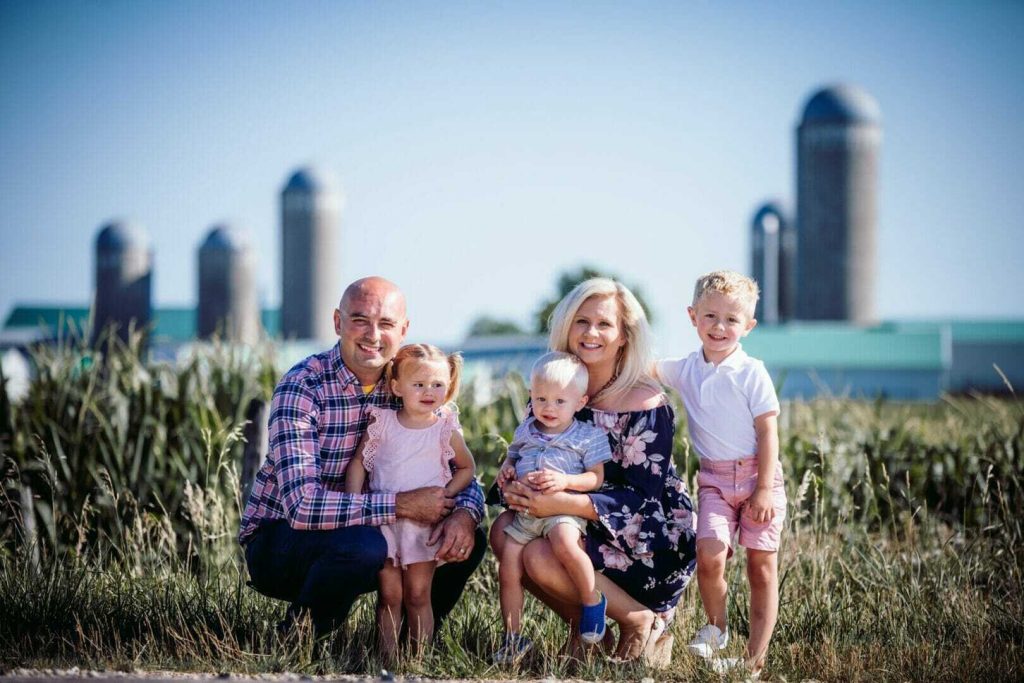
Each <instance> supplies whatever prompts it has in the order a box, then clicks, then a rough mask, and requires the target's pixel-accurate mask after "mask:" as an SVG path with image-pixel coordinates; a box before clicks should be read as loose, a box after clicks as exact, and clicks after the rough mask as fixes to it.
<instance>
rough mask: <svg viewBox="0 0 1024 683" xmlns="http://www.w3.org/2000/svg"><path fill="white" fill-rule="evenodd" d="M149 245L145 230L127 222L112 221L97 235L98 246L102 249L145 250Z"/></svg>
mask: <svg viewBox="0 0 1024 683" xmlns="http://www.w3.org/2000/svg"><path fill="white" fill-rule="evenodd" d="M148 245H149V236H148V235H147V234H146V231H145V229H144V228H143V227H142V226H141V225H138V224H136V223H132V222H130V221H125V220H114V221H110V222H109V223H107V224H106V225H104V226H103V227H102V228H100V232H99V234H98V235H96V246H97V247H98V248H100V249H127V248H129V247H136V248H145V247H147V246H148Z"/></svg>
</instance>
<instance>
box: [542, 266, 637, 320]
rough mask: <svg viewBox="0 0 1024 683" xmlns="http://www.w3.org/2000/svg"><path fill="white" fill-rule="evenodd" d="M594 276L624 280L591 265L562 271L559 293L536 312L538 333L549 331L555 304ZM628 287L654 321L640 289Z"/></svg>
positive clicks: (559, 277)
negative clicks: (549, 322) (549, 321)
mask: <svg viewBox="0 0 1024 683" xmlns="http://www.w3.org/2000/svg"><path fill="white" fill-rule="evenodd" d="M592 277H608V278H611V279H613V280H616V281H618V282H622V281H621V280H619V278H618V277H616V276H615V275H612V274H611V273H605V272H602V271H600V270H598V269H596V268H592V267H591V266H581V267H580V268H579V269H578V270H575V271H566V272H564V273H562V274H561V275H559V276H558V295H557V296H555V297H554V298H553V299H548V300H547V301H544V302H543V303H542V304H541V306H540V308H539V309H538V310H537V313H536V314H535V317H534V322H535V327H536V330H537V334H547V333H548V331H549V328H548V320H549V319H550V318H551V313H552V311H554V310H555V306H557V305H558V302H559V301H561V300H562V299H563V297H565V295H566V294H568V293H569V292H571V291H572V290H573V287H575V286H576V285H578V284H579V283H581V282H583V281H584V280H589V279H590V278H592ZM623 284H626V283H623ZM626 287H628V288H629V290H630V291H631V292H633V295H634V296H636V298H637V301H639V302H640V306H642V307H643V309H644V313H646V314H647V320H648V321H650V322H653V318H652V317H651V307H650V306H648V305H647V302H646V301H644V297H643V294H642V293H641V291H640V289H639V288H638V287H635V286H633V285H628V284H626Z"/></svg>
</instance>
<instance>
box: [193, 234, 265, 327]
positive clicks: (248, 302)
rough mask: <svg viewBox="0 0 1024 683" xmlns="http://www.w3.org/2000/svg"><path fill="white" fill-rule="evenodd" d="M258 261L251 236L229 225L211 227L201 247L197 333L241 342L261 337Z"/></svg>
mask: <svg viewBox="0 0 1024 683" xmlns="http://www.w3.org/2000/svg"><path fill="white" fill-rule="evenodd" d="M254 271H255V264H254V257H253V252H252V249H251V248H250V245H249V240H248V236H247V235H246V234H245V233H244V232H242V231H240V230H238V229H236V228H234V227H232V226H230V225H225V224H222V225H216V226H214V227H213V228H211V229H210V233H209V234H208V235H207V236H206V240H205V241H204V242H203V244H202V246H201V247H200V248H199V321H198V322H199V325H198V329H197V331H198V334H199V336H200V337H202V338H209V337H211V336H213V335H214V334H220V335H221V337H222V338H224V339H226V340H228V341H232V342H239V343H242V344H253V343H255V342H256V341H257V340H258V339H259V330H260V317H259V302H258V301H257V296H256V282H255V279H256V278H255V272H254Z"/></svg>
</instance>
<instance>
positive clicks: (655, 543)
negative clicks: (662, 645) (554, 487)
mask: <svg viewBox="0 0 1024 683" xmlns="http://www.w3.org/2000/svg"><path fill="white" fill-rule="evenodd" d="M576 419H578V420H580V421H581V422H586V423H588V424H593V425H596V426H597V427H600V428H601V429H603V430H604V431H605V432H606V433H607V434H608V441H609V445H610V446H611V449H612V460H611V461H610V462H606V463H605V465H604V485H603V486H602V487H601V488H600V489H599V490H598V491H595V492H593V493H590V494H587V495H589V496H590V499H591V501H592V502H593V504H594V509H595V510H596V511H597V515H598V521H597V522H590V523H589V524H588V526H587V553H588V554H589V555H590V559H591V561H593V563H594V569H596V570H598V571H600V572H602V573H603V574H604V575H605V576H607V577H608V578H609V579H611V580H612V581H614V582H615V583H616V584H617V585H618V586H620V587H621V588H622V589H623V590H625V591H626V592H627V593H629V594H630V595H631V596H633V598H635V599H636V600H637V601H638V602H640V603H642V604H643V605H646V606H647V607H649V608H650V609H652V610H654V611H655V612H666V611H669V610H671V609H673V608H674V607H675V606H676V603H677V602H679V596H680V595H681V594H682V592H683V590H684V589H685V588H686V586H687V584H689V582H690V579H691V578H692V577H693V572H694V569H695V568H696V566H697V550H696V547H697V546H696V543H697V541H696V530H695V528H694V521H695V518H694V515H693V503H692V502H691V501H690V497H689V495H688V494H687V492H686V485H685V484H684V483H683V480H682V479H680V478H679V477H678V476H677V475H676V470H675V466H674V465H673V464H672V437H673V436H674V434H675V413H674V412H673V410H672V408H671V407H670V406H668V405H661V406H658V407H657V408H653V409H651V410H638V411H633V412H623V413H619V412H606V411H602V410H594V409H591V408H584V409H583V410H581V411H580V412H578V413H577V414H576Z"/></svg>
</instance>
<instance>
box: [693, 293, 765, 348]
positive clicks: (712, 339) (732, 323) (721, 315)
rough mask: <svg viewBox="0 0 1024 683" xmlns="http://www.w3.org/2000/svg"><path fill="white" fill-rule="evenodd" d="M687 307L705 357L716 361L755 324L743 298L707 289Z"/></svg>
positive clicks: (733, 346) (734, 346) (734, 345)
mask: <svg viewBox="0 0 1024 683" xmlns="http://www.w3.org/2000/svg"><path fill="white" fill-rule="evenodd" d="M687 311H688V312H689V314H690V321H691V322H692V323H693V326H694V327H696V328H697V335H698V336H699V337H700V341H701V344H703V346H704V359H705V360H707V361H708V362H709V363H715V364H716V365H717V364H718V363H721V362H722V361H723V360H725V359H726V358H727V357H728V356H729V354H730V353H732V352H733V351H734V350H735V349H736V345H737V344H738V343H739V341H740V339H742V338H743V337H745V336H747V334H748V333H749V332H750V330H752V329H754V325H756V324H757V321H756V320H754V318H753V316H752V315H751V312H750V311H749V310H748V308H747V306H746V305H745V304H744V303H743V302H742V301H740V300H739V299H737V298H736V297H732V296H729V295H727V294H722V293H721V292H707V293H706V294H705V295H704V296H702V297H701V298H700V300H699V301H698V302H697V305H696V306H690V307H689V308H688V309H687Z"/></svg>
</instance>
